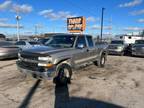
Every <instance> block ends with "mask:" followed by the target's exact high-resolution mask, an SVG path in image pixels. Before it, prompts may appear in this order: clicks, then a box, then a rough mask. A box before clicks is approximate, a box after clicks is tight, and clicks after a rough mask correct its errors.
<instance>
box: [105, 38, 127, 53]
mask: <svg viewBox="0 0 144 108" xmlns="http://www.w3.org/2000/svg"><path fill="white" fill-rule="evenodd" d="M126 47H127V46H126V45H125V44H124V41H123V40H112V41H111V43H110V44H109V45H108V53H109V54H116V55H124V52H125V49H126Z"/></svg>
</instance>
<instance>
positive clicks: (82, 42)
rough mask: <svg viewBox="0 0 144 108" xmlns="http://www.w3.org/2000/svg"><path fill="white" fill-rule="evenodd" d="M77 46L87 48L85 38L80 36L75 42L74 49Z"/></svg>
mask: <svg viewBox="0 0 144 108" xmlns="http://www.w3.org/2000/svg"><path fill="white" fill-rule="evenodd" d="M79 44H83V45H84V47H87V44H86V40H85V36H83V35H82V36H78V38H77V42H76V47H78V45H79Z"/></svg>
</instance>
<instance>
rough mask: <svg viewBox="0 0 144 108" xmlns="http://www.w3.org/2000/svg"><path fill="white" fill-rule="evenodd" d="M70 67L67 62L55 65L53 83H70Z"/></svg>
mask: <svg viewBox="0 0 144 108" xmlns="http://www.w3.org/2000/svg"><path fill="white" fill-rule="evenodd" d="M71 77H72V69H71V67H70V66H69V65H68V64H60V65H58V67H57V76H56V77H55V78H54V83H55V84H70V83H71Z"/></svg>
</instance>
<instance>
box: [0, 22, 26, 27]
mask: <svg viewBox="0 0 144 108" xmlns="http://www.w3.org/2000/svg"><path fill="white" fill-rule="evenodd" d="M0 28H17V25H16V24H6V23H0ZM20 28H23V26H22V25H20Z"/></svg>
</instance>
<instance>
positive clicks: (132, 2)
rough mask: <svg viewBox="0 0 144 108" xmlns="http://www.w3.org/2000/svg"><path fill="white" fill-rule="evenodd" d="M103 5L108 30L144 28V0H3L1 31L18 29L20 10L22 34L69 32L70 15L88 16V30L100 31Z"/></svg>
mask: <svg viewBox="0 0 144 108" xmlns="http://www.w3.org/2000/svg"><path fill="white" fill-rule="evenodd" d="M102 7H104V8H105V10H104V32H103V33H104V34H123V33H131V32H140V31H142V30H144V0H0V33H4V34H16V33H17V30H16V18H15V17H16V15H17V14H18V15H19V16H21V19H20V20H19V22H20V26H21V27H22V28H21V29H20V33H21V34H35V32H36V33H49V32H68V31H67V23H66V20H67V18H68V17H77V16H84V17H85V18H86V20H87V21H86V30H85V31H84V33H88V34H89V33H90V34H100V22H101V10H102ZM36 28H37V30H35V29H36Z"/></svg>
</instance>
